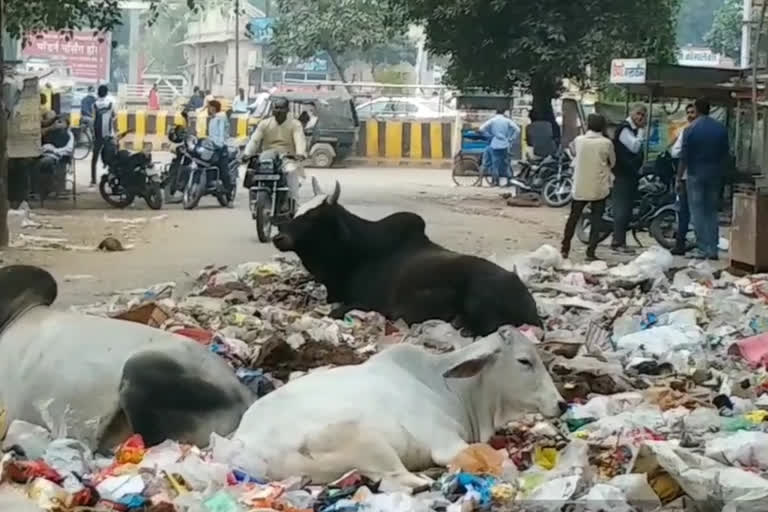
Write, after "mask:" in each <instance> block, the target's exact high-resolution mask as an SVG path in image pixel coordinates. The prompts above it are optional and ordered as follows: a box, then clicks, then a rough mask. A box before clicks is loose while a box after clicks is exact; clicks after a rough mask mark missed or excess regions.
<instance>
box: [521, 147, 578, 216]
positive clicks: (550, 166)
mask: <svg viewBox="0 0 768 512" xmlns="http://www.w3.org/2000/svg"><path fill="white" fill-rule="evenodd" d="M518 165H519V169H518V171H517V172H516V173H514V175H513V177H512V180H511V181H510V183H511V185H512V186H513V187H517V188H518V189H520V190H522V191H524V192H534V193H536V194H538V195H540V196H541V197H542V199H544V202H545V203H546V204H547V205H548V206H551V207H553V208H560V207H563V206H565V205H567V204H568V203H570V202H571V199H573V170H572V168H571V167H572V165H573V157H572V156H571V153H570V151H569V150H558V152H557V153H555V154H554V155H549V156H546V157H544V158H543V159H541V160H537V161H534V162H524V161H521V162H520V163H519V164H518Z"/></svg>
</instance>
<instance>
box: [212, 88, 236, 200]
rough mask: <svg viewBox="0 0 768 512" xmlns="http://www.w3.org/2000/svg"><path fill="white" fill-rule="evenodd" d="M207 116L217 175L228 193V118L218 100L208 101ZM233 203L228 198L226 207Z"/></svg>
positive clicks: (230, 187)
mask: <svg viewBox="0 0 768 512" xmlns="http://www.w3.org/2000/svg"><path fill="white" fill-rule="evenodd" d="M208 116H210V118H211V121H210V124H209V125H208V140H210V141H211V142H212V143H213V145H214V146H215V147H216V153H217V156H218V158H217V161H218V163H219V175H220V177H221V183H222V185H223V186H224V190H226V191H227V193H230V192H231V190H232V180H231V179H230V178H231V177H230V175H229V149H228V148H227V138H228V137H229V119H228V118H227V114H226V113H225V112H222V111H221V103H220V102H219V101H218V100H211V101H209V102H208ZM230 197H231V195H230ZM232 206H233V203H232V200H231V199H230V200H229V202H228V203H227V207H229V208H232Z"/></svg>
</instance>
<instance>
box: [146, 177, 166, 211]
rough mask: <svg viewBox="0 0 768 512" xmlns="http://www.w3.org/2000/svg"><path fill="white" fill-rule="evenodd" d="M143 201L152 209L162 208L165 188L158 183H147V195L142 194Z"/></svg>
mask: <svg viewBox="0 0 768 512" xmlns="http://www.w3.org/2000/svg"><path fill="white" fill-rule="evenodd" d="M144 201H146V202H147V206H149V207H150V208H151V209H153V210H160V209H162V208H163V203H165V190H164V189H163V186H162V185H160V184H159V183H152V184H150V185H147V195H146V196H144Z"/></svg>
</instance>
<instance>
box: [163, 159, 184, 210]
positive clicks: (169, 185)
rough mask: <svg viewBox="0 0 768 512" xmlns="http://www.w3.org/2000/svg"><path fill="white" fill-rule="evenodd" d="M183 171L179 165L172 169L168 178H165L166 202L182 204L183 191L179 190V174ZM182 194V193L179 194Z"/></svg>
mask: <svg viewBox="0 0 768 512" xmlns="http://www.w3.org/2000/svg"><path fill="white" fill-rule="evenodd" d="M180 173H181V169H179V166H178V165H174V166H172V167H171V169H170V172H169V173H168V176H167V177H166V178H165V187H164V188H165V200H166V201H167V202H168V203H180V202H181V198H182V195H183V190H180V189H179V174H180ZM179 192H181V193H179Z"/></svg>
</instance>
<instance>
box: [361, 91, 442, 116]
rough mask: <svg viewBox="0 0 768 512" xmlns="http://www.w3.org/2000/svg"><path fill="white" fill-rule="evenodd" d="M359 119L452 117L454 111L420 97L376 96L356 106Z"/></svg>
mask: <svg viewBox="0 0 768 512" xmlns="http://www.w3.org/2000/svg"><path fill="white" fill-rule="evenodd" d="M357 115H358V116H359V117H360V119H372V118H375V119H395V118H398V117H405V118H413V119H454V118H455V117H456V111H455V110H454V109H452V108H450V107H447V106H445V105H443V106H441V105H439V104H438V103H437V102H435V101H431V100H429V99H422V98H412V97H407V96H402V97H389V98H387V97H385V98H376V99H375V100H371V101H368V102H366V103H363V104H361V105H360V106H358V107H357Z"/></svg>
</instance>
